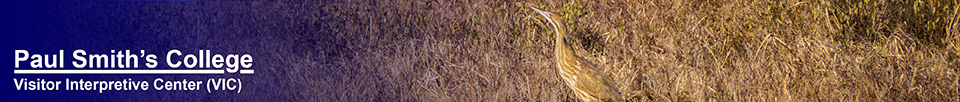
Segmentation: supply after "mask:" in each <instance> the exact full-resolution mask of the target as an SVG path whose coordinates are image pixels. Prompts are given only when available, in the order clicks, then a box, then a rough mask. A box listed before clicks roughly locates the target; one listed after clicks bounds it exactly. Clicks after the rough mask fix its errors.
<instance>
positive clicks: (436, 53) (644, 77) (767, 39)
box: [317, 0, 960, 101]
mask: <svg viewBox="0 0 960 102" xmlns="http://www.w3.org/2000/svg"><path fill="white" fill-rule="evenodd" d="M325 2H326V3H325V4H324V6H323V7H322V8H321V13H320V14H321V15H320V18H318V20H319V21H320V22H319V23H318V25H324V26H322V27H328V28H322V29H325V30H324V31H328V32H329V33H330V34H332V35H323V37H325V38H324V39H323V40H332V41H321V42H329V43H333V44H335V45H337V46H338V47H336V48H337V49H336V50H331V51H333V52H334V53H332V54H329V55H330V56H321V57H320V58H321V61H318V62H320V63H324V66H323V67H321V68H324V69H326V70H328V71H330V72H325V73H327V74H329V75H328V76H331V77H329V78H328V77H325V78H323V80H321V82H325V83H331V84H325V85H330V86H333V87H336V88H333V89H330V90H331V91H328V93H324V94H321V95H320V97H322V100H341V101H358V100H394V99H400V100H402V101H451V100H461V101H467V100H490V101H574V98H572V97H575V96H573V95H572V94H571V93H570V90H569V89H567V88H566V87H564V86H563V83H562V81H560V79H559V76H558V75H557V72H556V70H555V69H556V68H555V67H556V63H555V61H554V60H555V59H554V58H553V56H552V54H553V51H552V46H550V44H552V43H551V42H553V41H552V40H553V39H552V38H550V37H553V36H552V34H553V33H552V32H550V31H549V30H547V29H548V28H550V27H549V26H547V24H546V22H545V20H544V19H543V18H541V17H538V16H537V15H536V13H535V12H534V11H532V10H529V9H525V8H526V7H529V6H537V7H540V8H544V10H548V11H552V12H556V13H559V14H560V15H561V16H563V17H564V19H567V20H568V22H569V23H568V24H567V25H568V27H569V28H567V29H569V30H570V31H571V34H572V35H574V37H575V40H574V41H573V43H575V44H574V45H576V46H575V49H579V50H578V51H577V53H578V54H580V55H582V56H585V57H587V58H586V59H588V60H591V61H595V62H596V63H597V64H598V65H599V67H601V69H603V70H604V72H605V73H607V74H609V75H610V76H611V77H613V78H614V79H615V80H617V82H618V83H617V84H618V86H619V88H620V91H621V92H623V93H626V95H628V96H629V99H630V100H631V101H960V100H958V99H960V89H958V87H960V83H958V79H960V78H958V77H960V75H957V73H958V72H960V68H958V67H960V66H958V64H960V60H958V59H957V58H958V53H957V52H958V51H960V50H958V49H960V45H957V44H960V33H958V30H960V27H958V26H960V23H958V21H960V18H958V12H960V11H958V9H960V7H958V4H957V1H949V0H923V1H889V0H869V1H807V0H785V1H740V0H736V1H712V0H693V1H689V0H652V1H485V0H481V1H459V0H456V1H446V0H440V1H432V0H416V1H407V0H397V1H388V0H376V1H325ZM317 47H318V48H321V49H323V48H329V45H322V44H321V45H317ZM326 53H331V52H326Z"/></svg>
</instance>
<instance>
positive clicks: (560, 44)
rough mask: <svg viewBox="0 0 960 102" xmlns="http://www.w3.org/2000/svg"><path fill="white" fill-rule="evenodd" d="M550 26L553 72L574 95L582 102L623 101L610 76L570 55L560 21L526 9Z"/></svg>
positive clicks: (563, 28) (549, 14) (562, 24)
mask: <svg viewBox="0 0 960 102" xmlns="http://www.w3.org/2000/svg"><path fill="white" fill-rule="evenodd" d="M530 8H532V9H534V10H536V11H537V12H539V13H540V14H541V15H542V16H544V17H546V18H547V20H548V21H549V22H550V23H551V25H553V26H554V31H555V32H556V33H557V34H555V35H556V43H555V49H554V52H556V56H554V57H556V58H557V72H559V73H560V77H561V78H562V79H563V81H564V82H566V84H567V86H568V87H570V88H571V89H573V91H574V94H576V95H577V97H579V98H580V100H583V101H589V102H595V101H623V95H621V94H620V92H619V91H617V87H616V84H614V82H613V79H612V78H610V76H607V75H606V74H604V73H603V72H602V71H601V70H600V69H599V68H597V67H596V65H594V64H593V63H591V62H590V61H587V60H585V59H583V58H582V57H580V56H577V55H576V54H574V52H573V47H571V46H570V44H568V42H566V37H567V35H566V34H567V31H566V28H565V26H564V21H563V19H561V18H560V17H558V16H555V15H554V14H553V13H550V12H546V11H543V10H540V9H537V8H535V7H530Z"/></svg>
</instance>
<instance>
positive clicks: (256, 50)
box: [0, 0, 317, 102]
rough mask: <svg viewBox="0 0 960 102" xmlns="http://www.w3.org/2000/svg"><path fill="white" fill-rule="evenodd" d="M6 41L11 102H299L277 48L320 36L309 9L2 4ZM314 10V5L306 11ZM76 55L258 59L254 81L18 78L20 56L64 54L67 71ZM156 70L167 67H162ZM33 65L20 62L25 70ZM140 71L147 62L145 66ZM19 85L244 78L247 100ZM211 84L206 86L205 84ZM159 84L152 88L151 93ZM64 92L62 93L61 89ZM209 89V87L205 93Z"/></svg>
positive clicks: (155, 1) (291, 5)
mask: <svg viewBox="0 0 960 102" xmlns="http://www.w3.org/2000/svg"><path fill="white" fill-rule="evenodd" d="M0 5H2V6H0V9H2V11H0V13H2V16H0V17H2V18H0V19H2V24H0V28H2V30H0V34H2V35H3V37H0V38H2V41H3V44H2V50H0V51H3V52H6V54H0V55H3V56H2V58H3V59H4V60H2V61H4V62H3V63H0V66H2V67H0V68H3V69H4V70H2V71H0V75H3V78H4V79H3V81H2V82H0V84H2V85H0V90H2V91H3V93H4V94H3V96H4V97H7V98H6V99H13V100H7V101H12V102H18V101H148V102H149V101H164V102H166V101H282V100H296V99H297V98H291V97H285V96H284V94H294V93H296V91H290V90H284V89H277V88H278V87H283V86H284V84H283V83H279V84H275V83H276V82H289V81H284V80H285V79H283V78H280V77H275V75H278V74H277V73H279V72H274V71H275V70H276V68H289V67H282V64H277V63H281V62H279V61H277V58H276V55H281V54H277V51H278V50H283V49H282V47H283V46H275V45H276V44H274V43H277V42H280V41H284V40H285V39H286V38H296V37H297V36H301V35H311V34H317V32H315V31H314V30H313V29H311V27H312V25H311V24H309V23H306V22H310V21H309V17H310V16H312V15H314V14H315V13H313V12H315V11H314V10H315V9H314V8H315V6H309V5H317V4H310V3H309V2H279V1H275V2H260V1H240V2H226V1H224V2H220V1H209V2H206V1H189V0H187V1H167V0H163V1H159V0H147V1H140V0H134V1H127V0H123V1H119V0H117V1H42V2H32V1H31V2H27V1H3V2H2V3H0ZM303 5H307V6H303ZM76 49H83V50H86V51H87V53H109V51H110V50H132V51H135V50H147V52H148V53H152V54H157V55H158V56H159V57H160V58H158V60H162V59H163V57H162V56H163V54H165V53H166V51H168V50H171V49H179V50H181V51H184V52H187V53H196V51H197V50H201V49H207V50H211V51H213V53H248V54H251V55H253V57H254V58H255V59H256V60H255V64H254V66H253V68H252V69H254V70H256V71H257V73H256V74H253V75H240V74H224V75H14V74H13V69H14V65H13V63H11V62H14V61H13V60H14V54H13V52H14V50H28V51H30V53H48V54H52V53H56V51H57V50H64V53H65V54H66V55H68V56H65V57H64V58H66V60H65V61H66V62H65V63H64V64H67V65H65V66H66V67H67V68H68V69H69V68H73V67H72V66H70V65H69V61H72V57H70V56H69V53H70V52H72V51H73V50H76ZM160 63H161V64H160V67H158V68H157V69H164V68H167V67H166V64H162V63H163V62H162V61H161V62H160ZM23 64H27V63H26V62H24V63H21V68H29V67H25V65H23ZM141 66H143V65H142V63H141ZM12 78H31V79H33V78H45V79H47V80H63V79H64V78H70V79H71V80H75V79H81V78H82V79H84V80H105V81H113V80H122V79H127V78H132V79H134V80H147V81H150V82H151V84H153V83H152V82H153V79H155V78H164V79H166V80H180V79H191V80H206V79H207V78H240V79H242V80H243V84H244V86H243V88H244V89H243V91H242V92H241V93H235V92H234V93H231V92H213V93H207V91H205V90H203V91H154V90H152V89H151V90H149V91H105V92H104V93H98V92H97V91H64V90H63V89H61V90H60V91H18V90H16V89H15V87H14V86H13V85H14V84H13V82H11V81H12V80H11V79H12ZM205 84H206V83H205ZM152 86H153V85H151V87H152ZM61 88H63V87H61ZM204 89H205V88H204Z"/></svg>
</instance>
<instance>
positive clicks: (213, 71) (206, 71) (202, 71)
mask: <svg viewBox="0 0 960 102" xmlns="http://www.w3.org/2000/svg"><path fill="white" fill-rule="evenodd" d="M224 73H226V71H224V70H223V69H200V70H196V69H192V70H13V74H224ZM240 74H253V70H240Z"/></svg>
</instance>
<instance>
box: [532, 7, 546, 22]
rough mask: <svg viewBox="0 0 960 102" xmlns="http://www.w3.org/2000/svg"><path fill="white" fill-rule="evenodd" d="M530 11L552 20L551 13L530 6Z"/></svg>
mask: <svg viewBox="0 0 960 102" xmlns="http://www.w3.org/2000/svg"><path fill="white" fill-rule="evenodd" d="M530 9H533V10H534V11H537V13H540V15H543V17H546V18H547V19H550V12H547V11H543V10H540V9H537V7H533V6H530Z"/></svg>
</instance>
